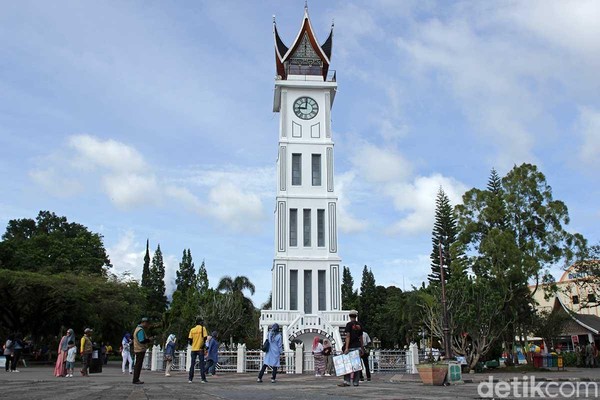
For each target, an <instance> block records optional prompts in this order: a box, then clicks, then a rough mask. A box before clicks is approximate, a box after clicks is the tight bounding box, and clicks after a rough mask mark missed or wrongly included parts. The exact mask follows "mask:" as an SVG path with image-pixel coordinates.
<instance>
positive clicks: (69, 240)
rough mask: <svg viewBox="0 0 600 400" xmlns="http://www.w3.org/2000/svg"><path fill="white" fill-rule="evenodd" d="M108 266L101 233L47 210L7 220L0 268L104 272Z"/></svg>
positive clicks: (2, 242) (103, 273)
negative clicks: (33, 217)
mask: <svg viewBox="0 0 600 400" xmlns="http://www.w3.org/2000/svg"><path fill="white" fill-rule="evenodd" d="M111 266H112V265H111V263H110V260H109V258H108V255H107V254H106V250H105V248H104V244H103V242H102V235H100V234H98V233H92V232H90V231H89V230H88V229H87V228H86V227H85V226H83V225H81V224H78V223H74V222H68V221H67V218H66V217H59V216H57V215H56V214H55V213H53V212H50V211H40V212H39V214H38V216H37V217H36V219H35V220H33V219H29V218H23V219H13V220H10V221H8V225H7V227H6V232H5V233H4V235H2V241H0V268H2V269H10V270H15V271H33V272H40V273H45V274H59V273H63V272H66V273H75V274H88V275H96V276H106V274H107V271H108V269H109V268H110V267H111Z"/></svg>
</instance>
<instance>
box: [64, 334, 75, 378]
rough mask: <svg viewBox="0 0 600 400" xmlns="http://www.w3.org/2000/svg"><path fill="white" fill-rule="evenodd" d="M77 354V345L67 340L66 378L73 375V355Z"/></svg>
mask: <svg viewBox="0 0 600 400" xmlns="http://www.w3.org/2000/svg"><path fill="white" fill-rule="evenodd" d="M76 356H77V346H75V342H74V341H72V340H69V343H68V346H67V366H66V367H67V375H66V377H67V378H72V377H73V370H74V369H75V357H76Z"/></svg>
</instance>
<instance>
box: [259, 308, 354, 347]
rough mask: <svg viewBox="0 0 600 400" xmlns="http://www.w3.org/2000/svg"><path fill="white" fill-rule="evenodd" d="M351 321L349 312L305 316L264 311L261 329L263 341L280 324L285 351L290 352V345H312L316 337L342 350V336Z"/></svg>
mask: <svg viewBox="0 0 600 400" xmlns="http://www.w3.org/2000/svg"><path fill="white" fill-rule="evenodd" d="M348 321H350V319H349V317H348V311H344V310H341V311H319V312H318V313H316V314H304V313H303V312H300V311H271V310H262V311H261V313H260V327H261V329H262V333H263V341H264V340H265V339H266V338H267V334H268V332H269V329H270V328H271V326H272V325H273V324H274V323H277V324H279V326H280V330H281V333H282V337H283V346H284V350H285V351H289V350H290V343H291V342H293V341H302V342H303V343H304V345H305V348H310V346H307V344H308V343H312V339H313V337H314V336H321V337H322V338H326V339H329V341H330V342H331V344H332V346H333V348H334V349H335V350H338V351H339V350H341V349H342V345H343V343H342V334H341V332H340V330H341V331H343V330H344V328H345V327H346V324H347V323H348Z"/></svg>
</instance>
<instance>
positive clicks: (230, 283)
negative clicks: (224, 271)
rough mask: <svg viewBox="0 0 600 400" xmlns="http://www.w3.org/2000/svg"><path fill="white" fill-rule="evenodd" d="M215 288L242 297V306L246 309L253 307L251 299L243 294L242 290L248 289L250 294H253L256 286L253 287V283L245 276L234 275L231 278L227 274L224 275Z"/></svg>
mask: <svg viewBox="0 0 600 400" xmlns="http://www.w3.org/2000/svg"><path fill="white" fill-rule="evenodd" d="M217 290H218V291H219V292H225V293H231V294H234V295H236V296H240V297H241V298H242V302H243V303H244V307H245V308H246V309H247V310H252V309H253V308H254V304H253V303H252V300H250V299H249V298H248V297H246V296H244V290H247V291H249V292H250V295H253V294H254V292H255V290H256V288H255V287H254V284H253V283H252V282H250V279H248V278H247V277H245V276H236V277H235V278H232V277H231V276H229V275H225V276H224V277H222V278H221V280H220V281H219V285H218V286H217Z"/></svg>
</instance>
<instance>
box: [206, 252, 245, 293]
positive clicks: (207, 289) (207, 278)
mask: <svg viewBox="0 0 600 400" xmlns="http://www.w3.org/2000/svg"><path fill="white" fill-rule="evenodd" d="M197 282H198V292H200V294H204V293H206V291H207V290H208V288H209V286H208V272H206V265H205V264H204V260H202V264H200V268H199V269H198V278H197ZM252 287H253V288H254V285H252ZM253 290H254V289H253ZM252 293H254V291H252Z"/></svg>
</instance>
